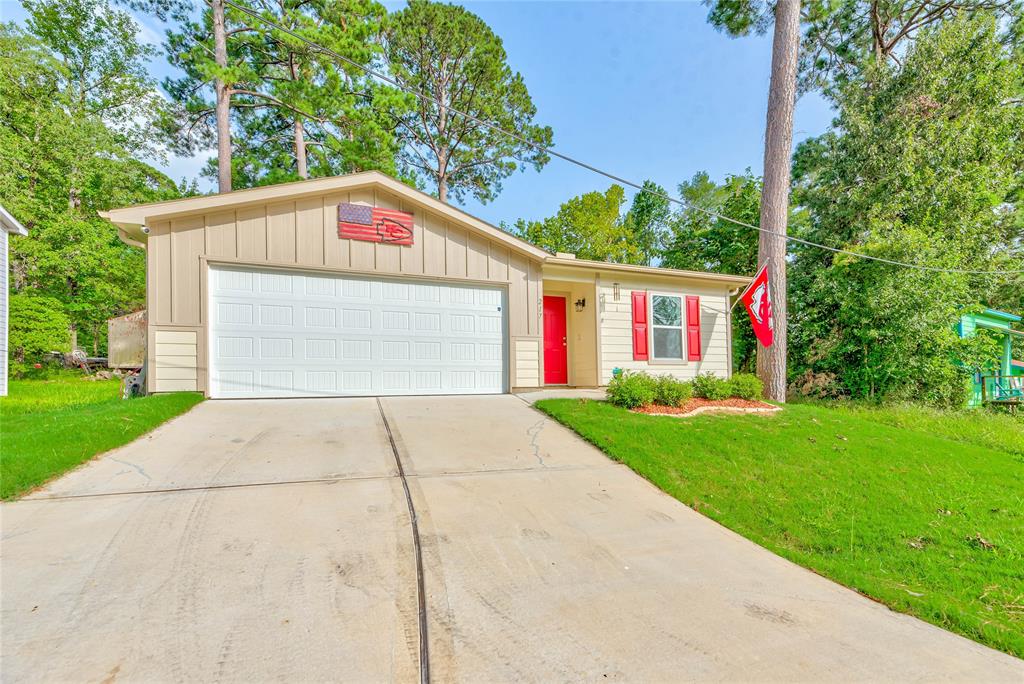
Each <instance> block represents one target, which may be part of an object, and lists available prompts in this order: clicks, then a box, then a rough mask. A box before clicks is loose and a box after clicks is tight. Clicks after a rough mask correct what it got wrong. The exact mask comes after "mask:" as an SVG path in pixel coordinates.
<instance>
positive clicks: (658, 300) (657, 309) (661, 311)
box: [651, 295, 682, 325]
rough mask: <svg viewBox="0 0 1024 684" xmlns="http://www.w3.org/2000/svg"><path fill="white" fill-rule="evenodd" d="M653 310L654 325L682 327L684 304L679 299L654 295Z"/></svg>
mask: <svg viewBox="0 0 1024 684" xmlns="http://www.w3.org/2000/svg"><path fill="white" fill-rule="evenodd" d="M651 309H652V310H653V312H654V325H680V323H681V321H682V317H681V316H682V302H681V301H680V300H679V297H664V296H662V295H654V300H653V303H652V304H651Z"/></svg>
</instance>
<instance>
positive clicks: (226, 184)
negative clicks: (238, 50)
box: [211, 0, 231, 192]
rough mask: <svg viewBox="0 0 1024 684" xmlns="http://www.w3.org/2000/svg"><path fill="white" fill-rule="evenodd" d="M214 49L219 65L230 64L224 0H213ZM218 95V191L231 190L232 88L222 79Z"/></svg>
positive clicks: (215, 85)
mask: <svg viewBox="0 0 1024 684" xmlns="http://www.w3.org/2000/svg"><path fill="white" fill-rule="evenodd" d="M211 4H212V7H213V51H214V55H213V57H214V60H215V61H216V62H217V66H219V67H221V68H226V67H227V65H228V37H227V31H226V29H225V25H224V0H212V3H211ZM213 89H214V92H215V93H216V95H217V191H218V192H231V88H230V86H229V85H228V84H227V83H225V82H224V81H223V80H222V79H220V78H216V79H214V81H213Z"/></svg>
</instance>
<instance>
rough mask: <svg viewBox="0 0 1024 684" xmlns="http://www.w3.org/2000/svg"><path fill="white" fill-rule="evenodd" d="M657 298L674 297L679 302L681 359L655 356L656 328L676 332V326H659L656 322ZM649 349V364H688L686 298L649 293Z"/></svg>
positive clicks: (676, 294)
mask: <svg viewBox="0 0 1024 684" xmlns="http://www.w3.org/2000/svg"><path fill="white" fill-rule="evenodd" d="M655 297H672V298H674V299H678V300H679V326H678V328H679V357H678V358H676V357H668V358H666V357H657V356H655V354H654V328H655V327H658V328H661V329H663V330H675V329H676V326H674V325H658V324H657V323H655V322H654V298H655ZM647 321H648V323H647V348H648V350H650V351H649V353H648V355H647V358H648V363H652V364H660V363H668V364H680V363H686V358H687V354H686V351H687V350H686V296H685V295H683V294H681V293H679V292H652V291H648V293H647Z"/></svg>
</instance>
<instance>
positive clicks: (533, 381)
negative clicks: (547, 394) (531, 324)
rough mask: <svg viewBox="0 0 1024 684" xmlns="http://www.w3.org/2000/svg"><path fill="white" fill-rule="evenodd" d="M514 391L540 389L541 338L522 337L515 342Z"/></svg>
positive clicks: (513, 344) (513, 360)
mask: <svg viewBox="0 0 1024 684" xmlns="http://www.w3.org/2000/svg"><path fill="white" fill-rule="evenodd" d="M512 347H513V356H512V364H513V377H512V386H513V389H518V388H520V387H539V386H540V385H541V384H543V383H542V382H541V375H542V373H543V368H542V367H541V338H539V337H520V338H517V339H516V340H514V341H513V343H512Z"/></svg>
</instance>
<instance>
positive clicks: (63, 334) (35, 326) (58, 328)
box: [8, 293, 71, 363]
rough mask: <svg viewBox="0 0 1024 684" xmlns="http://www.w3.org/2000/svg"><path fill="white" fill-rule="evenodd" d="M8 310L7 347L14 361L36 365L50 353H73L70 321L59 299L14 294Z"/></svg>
mask: <svg viewBox="0 0 1024 684" xmlns="http://www.w3.org/2000/svg"><path fill="white" fill-rule="evenodd" d="M8 307H9V308H8V348H9V350H10V354H11V360H12V361H14V362H15V363H25V362H28V363H35V362H38V361H39V360H40V359H41V358H42V357H43V355H44V354H46V353H48V352H51V351H59V352H67V351H70V340H71V338H70V337H69V336H68V326H69V325H70V322H69V321H68V317H67V315H66V314H65V313H64V307H63V306H62V304H61V302H60V301H59V300H57V299H54V298H52V297H41V296H33V295H30V294H25V293H20V294H12V295H11V296H10V299H9V300H8Z"/></svg>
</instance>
